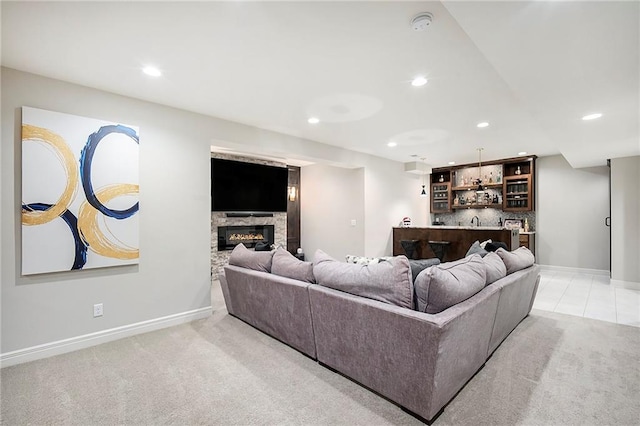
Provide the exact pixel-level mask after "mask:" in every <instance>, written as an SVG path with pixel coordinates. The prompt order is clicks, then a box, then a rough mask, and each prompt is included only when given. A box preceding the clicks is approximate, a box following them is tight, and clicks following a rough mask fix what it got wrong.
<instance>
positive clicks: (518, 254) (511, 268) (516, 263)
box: [496, 247, 536, 275]
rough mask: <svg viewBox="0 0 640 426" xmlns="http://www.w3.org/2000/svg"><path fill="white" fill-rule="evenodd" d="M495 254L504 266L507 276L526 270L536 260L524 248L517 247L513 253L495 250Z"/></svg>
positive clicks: (500, 249)
mask: <svg viewBox="0 0 640 426" xmlns="http://www.w3.org/2000/svg"><path fill="white" fill-rule="evenodd" d="M496 253H498V256H500V258H501V259H502V261H503V262H504V265H505V266H506V267H507V275H509V274H513V273H514V272H516V271H519V270H521V269H524V268H528V267H529V266H531V265H533V263H534V262H535V260H536V259H535V257H534V256H533V253H531V250H529V249H528V248H526V247H518V248H517V249H515V250H513V251H507V250H505V249H502V248H499V249H498V250H496Z"/></svg>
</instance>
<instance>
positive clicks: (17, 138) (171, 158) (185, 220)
mask: <svg viewBox="0 0 640 426" xmlns="http://www.w3.org/2000/svg"><path fill="white" fill-rule="evenodd" d="M21 106H32V107H37V108H42V109H48V110H52V111H58V112H65V113H70V114H76V115H81V116H86V117H93V118H99V119H104V120H112V121H117V122H126V123H132V124H135V125H138V126H140V213H139V214H140V264H139V265H136V266H121V267H112V268H103V269H94V270H86V271H74V272H62V273H56V274H41V275H34V276H28V277H21V276H20V261H21V260H20V235H21V233H20V231H21V225H20V204H21V203H20V194H21V186H20V163H21V132H20V127H21V110H20V107H21ZM210 131H211V126H210V125H207V123H206V120H205V119H204V118H203V117H199V116H196V115H194V114H190V113H186V112H181V111H178V110H174V109H170V108H165V107H161V106H158V105H153V104H149V103H146V102H142V101H137V100H133V99H129V98H126V97H122V96H116V95H112V94H108V93H104V92H100V91H97V90H92V89H88V88H85V87H81V86H76V85H71V84H66V83H63V82H60V81H56V80H50V79H45V78H41V77H37V76H34V75H32V74H26V73H21V72H18V71H15V70H10V69H6V68H3V69H2V150H1V151H2V205H1V209H0V210H1V211H2V225H1V226H2V259H1V262H2V263H1V265H2V268H1V269H2V272H1V277H2V341H1V351H2V353H7V352H11V351H14V350H18V349H23V348H27V347H31V346H35V345H39V344H44V343H49V342H54V341H58V340H62V339H66V338H70V337H75V336H80V335H84V334H88V333H92V332H97V331H101V330H105V329H110V328H115V327H119V326H123V325H128V324H133V323H137V322H141V321H145V320H150V319H155V318H160V317H163V316H167V315H171V314H177V313H183V312H188V311H190V310H194V309H198V308H203V307H207V306H209V305H210V303H211V302H210V273H209V264H210V259H209V246H210V229H209V222H210V201H209V198H210V197H209V181H210V178H209V176H210V175H209V158H210V147H209V143H208V135H209V133H210ZM95 303H103V304H104V316H103V317H100V318H95V319H94V318H93V304H95Z"/></svg>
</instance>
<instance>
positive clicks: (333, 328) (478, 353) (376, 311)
mask: <svg viewBox="0 0 640 426" xmlns="http://www.w3.org/2000/svg"><path fill="white" fill-rule="evenodd" d="M309 297H310V302H311V313H312V316H313V327H314V335H315V339H316V351H317V356H318V361H320V362H322V363H324V364H326V365H328V366H329V367H332V368H334V369H336V370H338V371H340V372H341V373H343V374H345V375H347V376H348V377H351V378H352V379H354V380H356V381H357V382H360V383H362V384H363V385H365V386H367V387H369V388H371V389H373V390H374V391H376V392H379V393H380V394H382V395H384V396H385V397H387V398H389V399H391V400H392V401H395V402H396V403H398V404H400V405H401V406H403V407H405V408H407V409H409V410H411V411H413V412H415V413H416V414H418V415H420V416H422V417H424V418H425V419H427V420H430V419H432V418H433V417H434V416H435V415H436V414H437V413H438V411H439V410H440V409H441V408H442V407H443V406H444V405H445V404H446V403H447V402H448V401H449V399H451V398H452V397H453V396H454V395H455V393H456V392H457V391H458V390H459V389H461V388H462V386H464V384H465V383H466V382H467V381H468V380H469V379H470V378H471V377H472V376H473V374H474V373H475V372H476V371H477V370H478V369H479V368H480V367H481V366H482V364H483V363H484V361H485V360H486V355H487V348H488V345H489V338H490V335H491V330H492V327H493V319H494V317H495V312H496V309H497V303H498V292H497V289H494V288H491V287H487V288H485V289H483V290H482V291H481V292H479V293H478V294H476V295H474V296H473V297H471V298H470V299H468V300H466V301H464V302H462V303H460V304H458V305H455V306H453V307H451V308H449V309H447V310H445V311H443V312H440V313H438V314H426V313H422V312H416V311H412V310H409V309H405V308H400V307H397V306H393V305H390V304H386V303H383V302H378V301H375V300H371V299H366V298H363V297H358V296H353V295H351V294H348V293H344V292H341V291H337V290H333V289H330V288H325V287H321V286H318V285H311V286H310V287H309Z"/></svg>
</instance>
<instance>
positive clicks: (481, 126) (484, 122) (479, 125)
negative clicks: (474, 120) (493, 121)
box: [478, 121, 489, 129]
mask: <svg viewBox="0 0 640 426" xmlns="http://www.w3.org/2000/svg"><path fill="white" fill-rule="evenodd" d="M478 127H479V128H481V129H482V128H483V127H489V123H487V122H486V121H483V122H482V123H478Z"/></svg>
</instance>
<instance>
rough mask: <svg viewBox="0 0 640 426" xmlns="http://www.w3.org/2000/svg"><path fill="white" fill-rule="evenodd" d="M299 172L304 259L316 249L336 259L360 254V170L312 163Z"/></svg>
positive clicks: (362, 177) (361, 243)
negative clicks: (353, 222) (352, 222)
mask: <svg viewBox="0 0 640 426" xmlns="http://www.w3.org/2000/svg"><path fill="white" fill-rule="evenodd" d="M300 172H301V173H300V179H301V181H300V187H301V190H300V212H301V213H300V226H301V230H302V235H301V236H302V239H301V244H302V249H303V250H304V252H305V255H306V260H309V261H310V260H313V255H314V254H315V252H316V250H317V249H321V250H322V251H324V252H325V253H327V254H328V255H330V256H333V257H334V258H336V259H338V260H344V257H345V256H346V255H347V254H355V255H362V254H363V253H364V220H365V219H364V217H365V213H364V171H363V170H362V169H361V168H359V169H345V168H340V167H333V166H325V165H313V166H305V167H302V168H301V170H300ZM352 220H355V221H356V224H355V226H352V225H351V221H352Z"/></svg>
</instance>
